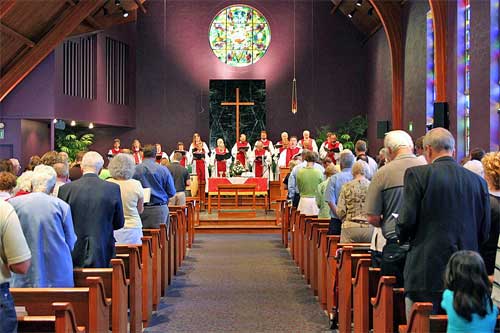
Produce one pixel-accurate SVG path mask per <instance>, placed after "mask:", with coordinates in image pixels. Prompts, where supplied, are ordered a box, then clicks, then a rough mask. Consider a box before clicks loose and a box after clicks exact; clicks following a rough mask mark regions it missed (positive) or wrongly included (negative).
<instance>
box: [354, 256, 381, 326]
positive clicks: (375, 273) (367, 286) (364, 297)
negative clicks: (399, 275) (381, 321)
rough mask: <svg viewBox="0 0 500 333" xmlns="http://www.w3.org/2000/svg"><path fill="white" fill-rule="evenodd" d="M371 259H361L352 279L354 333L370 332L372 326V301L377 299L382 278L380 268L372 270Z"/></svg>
mask: <svg viewBox="0 0 500 333" xmlns="http://www.w3.org/2000/svg"><path fill="white" fill-rule="evenodd" d="M370 266H371V260H370V259H361V260H359V261H358V265H357V267H356V275H355V277H354V278H353V279H352V288H353V320H354V333H365V332H368V331H369V330H370V329H371V328H372V325H371V324H370V323H372V322H373V321H372V319H373V318H372V307H371V303H370V299H371V298H372V297H375V295H376V292H377V284H378V280H379V278H380V268H372V267H370Z"/></svg>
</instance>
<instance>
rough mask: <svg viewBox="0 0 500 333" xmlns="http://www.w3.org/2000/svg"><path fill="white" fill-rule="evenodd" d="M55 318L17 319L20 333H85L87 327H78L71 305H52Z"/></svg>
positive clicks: (65, 303) (28, 317) (27, 317)
mask: <svg viewBox="0 0 500 333" xmlns="http://www.w3.org/2000/svg"><path fill="white" fill-rule="evenodd" d="M52 309H53V313H54V315H53V316H22V317H18V318H17V324H18V328H17V331H18V332H19V333H45V332H55V333H85V326H78V325H77V323H76V317H75V313H74V311H73V307H72V306H71V303H68V302H54V303H52Z"/></svg>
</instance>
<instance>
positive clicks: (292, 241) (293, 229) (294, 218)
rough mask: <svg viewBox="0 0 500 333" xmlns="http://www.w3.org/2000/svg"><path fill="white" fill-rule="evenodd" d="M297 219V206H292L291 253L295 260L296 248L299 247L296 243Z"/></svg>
mask: <svg viewBox="0 0 500 333" xmlns="http://www.w3.org/2000/svg"><path fill="white" fill-rule="evenodd" d="M296 219H297V208H295V207H292V208H290V254H291V256H292V259H293V260H295V259H296V256H295V248H296V247H297V245H296V243H297V241H296V239H295V238H296V234H297V233H296V232H295V228H296V226H295V220H296Z"/></svg>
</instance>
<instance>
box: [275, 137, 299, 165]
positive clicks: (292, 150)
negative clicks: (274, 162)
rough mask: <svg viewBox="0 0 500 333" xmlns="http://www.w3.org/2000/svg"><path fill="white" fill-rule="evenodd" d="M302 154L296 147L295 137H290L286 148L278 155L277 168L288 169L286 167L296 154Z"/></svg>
mask: <svg viewBox="0 0 500 333" xmlns="http://www.w3.org/2000/svg"><path fill="white" fill-rule="evenodd" d="M301 152H302V149H301V148H300V147H298V146H297V137H296V136H292V137H291V138H290V141H289V143H288V148H286V149H285V150H283V151H282V152H281V153H280V157H279V160H278V166H280V167H283V168H288V165H289V164H290V161H291V160H293V159H294V157H295V156H296V155H297V154H300V153H301Z"/></svg>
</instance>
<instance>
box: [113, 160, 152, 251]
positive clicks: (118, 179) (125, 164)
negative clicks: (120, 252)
mask: <svg viewBox="0 0 500 333" xmlns="http://www.w3.org/2000/svg"><path fill="white" fill-rule="evenodd" d="M108 169H109V173H110V174H111V177H112V178H109V179H107V181H109V182H112V183H115V184H118V185H119V186H120V192H121V197H122V204H123V215H124V218H125V225H124V227H123V228H122V229H118V230H115V232H114V235H115V239H116V243H117V244H141V243H142V241H141V237H142V221H141V217H140V215H139V214H141V213H142V211H143V210H144V190H143V188H142V185H141V183H140V182H139V181H138V180H135V179H132V176H133V175H134V172H135V161H134V158H133V157H132V155H129V154H123V153H121V154H118V155H115V156H114V157H113V159H112V160H111V161H110V162H109V165H108Z"/></svg>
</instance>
